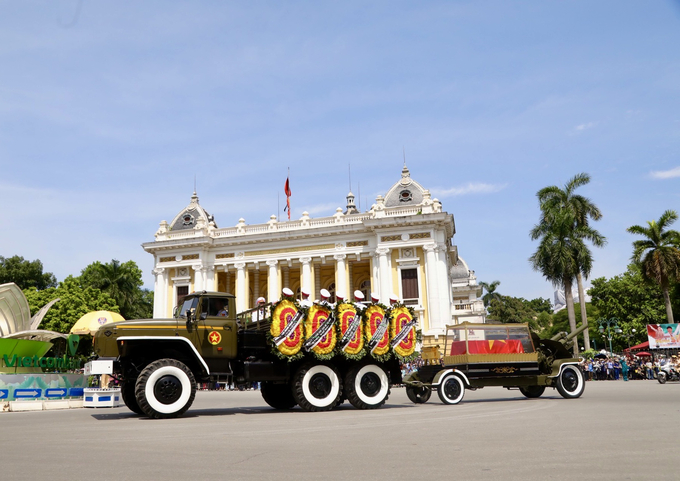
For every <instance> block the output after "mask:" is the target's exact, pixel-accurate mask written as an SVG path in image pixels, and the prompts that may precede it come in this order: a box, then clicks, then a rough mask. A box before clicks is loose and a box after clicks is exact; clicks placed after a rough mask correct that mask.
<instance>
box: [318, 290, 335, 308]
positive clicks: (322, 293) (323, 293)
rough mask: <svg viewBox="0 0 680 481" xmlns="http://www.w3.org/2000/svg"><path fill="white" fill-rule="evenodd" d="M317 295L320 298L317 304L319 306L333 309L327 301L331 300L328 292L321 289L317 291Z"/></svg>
mask: <svg viewBox="0 0 680 481" xmlns="http://www.w3.org/2000/svg"><path fill="white" fill-rule="evenodd" d="M319 295H320V296H321V300H320V301H319V304H321V305H322V306H324V307H327V308H328V309H333V306H332V305H331V303H330V302H328V301H329V299H330V298H331V293H330V292H328V290H326V289H321V290H320V291H319Z"/></svg>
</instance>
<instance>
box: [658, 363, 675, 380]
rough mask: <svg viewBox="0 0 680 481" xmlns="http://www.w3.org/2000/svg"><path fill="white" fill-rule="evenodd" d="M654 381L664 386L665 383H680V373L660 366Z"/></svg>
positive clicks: (666, 366) (669, 367)
mask: <svg viewBox="0 0 680 481" xmlns="http://www.w3.org/2000/svg"><path fill="white" fill-rule="evenodd" d="M656 380H657V381H659V383H660V384H665V383H666V381H680V373H678V371H676V370H675V369H673V368H672V367H671V366H669V365H665V366H661V368H660V369H659V374H657V376H656Z"/></svg>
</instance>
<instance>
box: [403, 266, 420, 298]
mask: <svg viewBox="0 0 680 481" xmlns="http://www.w3.org/2000/svg"><path fill="white" fill-rule="evenodd" d="M401 291H402V298H403V299H404V303H406V304H417V303H418V299H419V297H420V296H419V294H418V269H402V270H401Z"/></svg>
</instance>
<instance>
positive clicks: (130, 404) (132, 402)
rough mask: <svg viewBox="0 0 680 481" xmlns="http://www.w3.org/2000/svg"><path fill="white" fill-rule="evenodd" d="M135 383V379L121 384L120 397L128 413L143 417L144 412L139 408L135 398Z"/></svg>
mask: <svg viewBox="0 0 680 481" xmlns="http://www.w3.org/2000/svg"><path fill="white" fill-rule="evenodd" d="M135 381H137V379H130V380H128V381H125V382H123V385H122V387H121V388H120V395H121V397H122V398H123V402H124V403H125V405H126V406H127V408H128V409H129V410H130V411H132V412H133V413H135V414H140V415H143V414H144V411H142V408H140V407H139V404H138V403H137V398H136V397H135Z"/></svg>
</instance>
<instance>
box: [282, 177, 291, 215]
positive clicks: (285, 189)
mask: <svg viewBox="0 0 680 481" xmlns="http://www.w3.org/2000/svg"><path fill="white" fill-rule="evenodd" d="M283 191H284V192H285V193H286V207H284V208H283V211H284V212H286V211H288V220H290V196H291V195H293V193H292V192H291V191H290V178H289V177H286V185H285V187H284V188H283Z"/></svg>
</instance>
